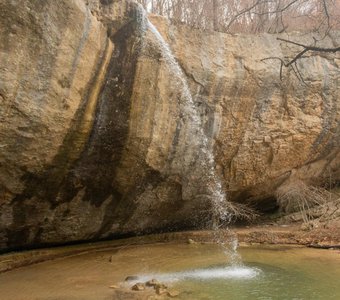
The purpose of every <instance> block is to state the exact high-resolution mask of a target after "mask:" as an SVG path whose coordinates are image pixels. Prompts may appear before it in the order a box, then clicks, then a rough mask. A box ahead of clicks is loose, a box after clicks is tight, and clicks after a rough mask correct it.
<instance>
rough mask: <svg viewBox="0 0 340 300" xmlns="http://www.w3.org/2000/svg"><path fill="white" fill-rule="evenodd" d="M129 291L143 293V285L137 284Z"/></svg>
mask: <svg viewBox="0 0 340 300" xmlns="http://www.w3.org/2000/svg"><path fill="white" fill-rule="evenodd" d="M131 290H133V291H144V290H145V284H144V283H141V282H138V283H136V284H135V285H133V286H132V287H131Z"/></svg>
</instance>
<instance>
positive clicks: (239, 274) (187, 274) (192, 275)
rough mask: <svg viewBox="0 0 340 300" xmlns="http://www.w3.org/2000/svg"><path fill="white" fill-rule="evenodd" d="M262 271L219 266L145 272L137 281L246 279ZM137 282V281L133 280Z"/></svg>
mask: <svg viewBox="0 0 340 300" xmlns="http://www.w3.org/2000/svg"><path fill="white" fill-rule="evenodd" d="M260 273H261V270H260V269H258V268H250V267H246V266H239V267H234V266H230V267H219V268H209V269H195V270H189V271H183V272H175V273H165V274H164V273H163V274H161V273H160V274H157V273H153V274H145V275H141V276H138V281H136V282H146V281H148V280H151V279H154V278H155V279H157V280H159V281H161V282H176V281H184V280H216V279H238V280H241V279H242V280H246V279H253V278H255V277H256V276H258V275H259V274H260ZM133 283H135V282H133Z"/></svg>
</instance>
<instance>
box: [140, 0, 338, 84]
mask: <svg viewBox="0 0 340 300" xmlns="http://www.w3.org/2000/svg"><path fill="white" fill-rule="evenodd" d="M137 1H138V2H139V3H141V4H142V5H143V6H144V7H145V8H146V9H147V10H148V11H149V12H152V13H155V14H160V15H164V16H166V17H168V18H170V19H172V20H173V22H175V23H176V22H177V23H184V24H187V25H190V26H193V27H195V28H200V29H205V30H216V31H222V32H226V33H232V34H233V33H262V32H268V33H283V32H285V33H287V36H289V32H291V31H299V32H301V33H311V34H312V37H313V40H311V43H310V44H308V45H307V44H301V43H298V42H297V41H294V40H290V39H289V38H287V39H283V38H279V40H280V41H281V42H283V43H286V44H291V45H295V46H298V47H301V51H300V52H298V53H297V54H292V57H291V58H285V59H283V58H280V57H268V58H265V59H264V61H266V60H270V59H274V60H279V61H280V77H281V78H282V69H283V68H284V67H286V68H291V69H292V70H293V71H294V73H295V74H296V76H297V77H298V78H299V79H300V80H302V81H303V78H302V76H301V74H300V72H299V69H298V66H297V61H298V60H299V59H301V58H303V57H304V55H305V54H306V53H307V52H311V51H313V52H314V53H336V52H339V51H340V49H339V45H340V41H337V40H333V42H334V47H333V48H331V47H326V46H325V44H324V41H325V37H327V36H331V32H332V30H339V29H340V0H137Z"/></svg>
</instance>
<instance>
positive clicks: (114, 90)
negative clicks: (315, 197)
mask: <svg viewBox="0 0 340 300" xmlns="http://www.w3.org/2000/svg"><path fill="white" fill-rule="evenodd" d="M0 16H1V18H0V39H1V44H0V103H1V105H0V118H1V119H0V120H1V123H0V137H1V138H0V249H11V248H20V247H33V246H39V245H45V244H57V243H65V242H75V241H82V240H97V239H103V238H108V237H111V236H120V235H124V234H131V233H134V234H136V233H144V232H148V231H160V230H165V231H168V230H180V229H183V228H190V227H191V228H192V227H195V228H197V227H199V226H203V224H204V223H206V222H208V221H209V217H210V214H209V211H210V208H211V201H210V197H211V195H210V194H209V192H207V191H209V189H211V186H210V185H211V180H212V179H213V180H215V181H216V178H211V174H210V173H211V172H212V169H211V168H212V166H211V162H207V161H209V160H211V159H212V157H210V154H209V153H213V156H214V161H213V162H212V163H213V164H214V166H213V168H214V174H213V177H217V178H218V179H219V180H221V183H222V187H223V189H224V190H225V191H226V193H227V196H228V199H229V200H230V201H236V202H248V203H253V204H254V205H256V206H258V207H259V208H260V209H261V210H263V211H266V210H270V209H271V208H273V207H275V206H282V207H283V206H284V203H280V202H279V201H277V199H276V198H275V195H276V193H277V191H278V190H280V189H282V188H287V187H288V188H289V185H290V184H292V183H293V182H295V181H302V182H305V183H306V184H311V185H323V184H329V182H331V184H333V185H334V184H337V183H339V180H340V171H339V170H340V168H339V166H340V122H339V121H340V99H339V96H340V88H339V87H340V76H339V67H340V57H339V55H337V56H336V55H332V56H320V55H316V54H315V53H311V54H310V55H308V56H307V57H305V58H304V59H301V60H300V61H299V62H298V67H299V71H300V73H301V75H302V77H303V80H304V81H301V80H298V79H297V76H295V74H294V73H293V71H292V70H289V69H287V70H284V74H283V79H282V80H280V76H279V63H278V62H277V60H275V59H274V60H267V59H266V58H270V57H286V56H289V55H291V53H294V51H297V49H296V48H294V47H293V48H292V47H289V46H288V45H287V44H284V43H282V42H279V41H278V40H277V39H276V36H274V35H259V36H254V35H235V36H231V35H227V34H222V33H217V32H203V31H199V30H194V29H192V28H189V27H186V26H181V25H173V24H171V23H170V22H169V21H168V20H166V19H164V18H161V17H156V16H150V17H149V19H150V21H151V23H152V24H153V25H155V28H153V25H152V24H151V23H149V21H148V19H147V17H146V16H145V14H144V12H143V10H141V9H140V7H138V6H137V5H136V4H134V3H132V2H129V1H113V0H111V1H109V0H100V1H99V0H89V1H85V0H71V1H70V0H60V1H52V0H46V1H29V0H24V1H17V0H3V1H1V2H0ZM156 28H157V29H156ZM159 33H160V35H159ZM336 34H337V33H334V35H336ZM297 36H298V35H297ZM337 37H338V38H339V34H337ZM298 38H299V39H304V40H305V42H306V43H308V42H309V39H310V37H309V36H304V37H302V38H301V37H298ZM332 42H333V40H331V39H326V40H325V43H326V44H331V43H332ZM263 59H266V60H263ZM207 153H208V154H207ZM209 174H210V175H209ZM219 180H217V181H218V182H219ZM215 184H216V182H215ZM283 208H284V207H283Z"/></svg>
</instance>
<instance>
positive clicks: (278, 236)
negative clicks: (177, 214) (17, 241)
mask: <svg viewBox="0 0 340 300" xmlns="http://www.w3.org/2000/svg"><path fill="white" fill-rule="evenodd" d="M224 233H225V236H226V237H228V236H232V235H234V234H235V233H236V234H237V236H238V241H239V243H240V244H250V245H251V244H275V245H302V246H306V247H314V248H323V249H340V223H339V224H338V223H337V224H333V225H332V226H329V227H327V228H314V229H306V228H304V227H303V225H301V224H295V225H257V226H246V227H237V228H233V229H232V231H228V230H225V231H224ZM189 241H193V242H195V243H211V242H214V234H213V233H212V232H211V231H186V232H174V233H162V234H153V235H147V236H142V237H133V238H127V239H121V240H114V241H105V242H98V243H89V244H81V245H74V246H65V247H57V248H46V249H39V250H29V251H22V252H11V253H7V254H3V255H0V273H3V272H7V271H10V270H13V269H15V268H20V267H24V266H27V265H31V264H36V263H41V262H44V261H48V260H53V259H61V258H65V257H69V256H73V255H80V254H84V253H87V252H95V251H104V250H110V249H118V248H124V247H129V246H133V245H143V244H151V243H178V242H183V243H187V242H189Z"/></svg>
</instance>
